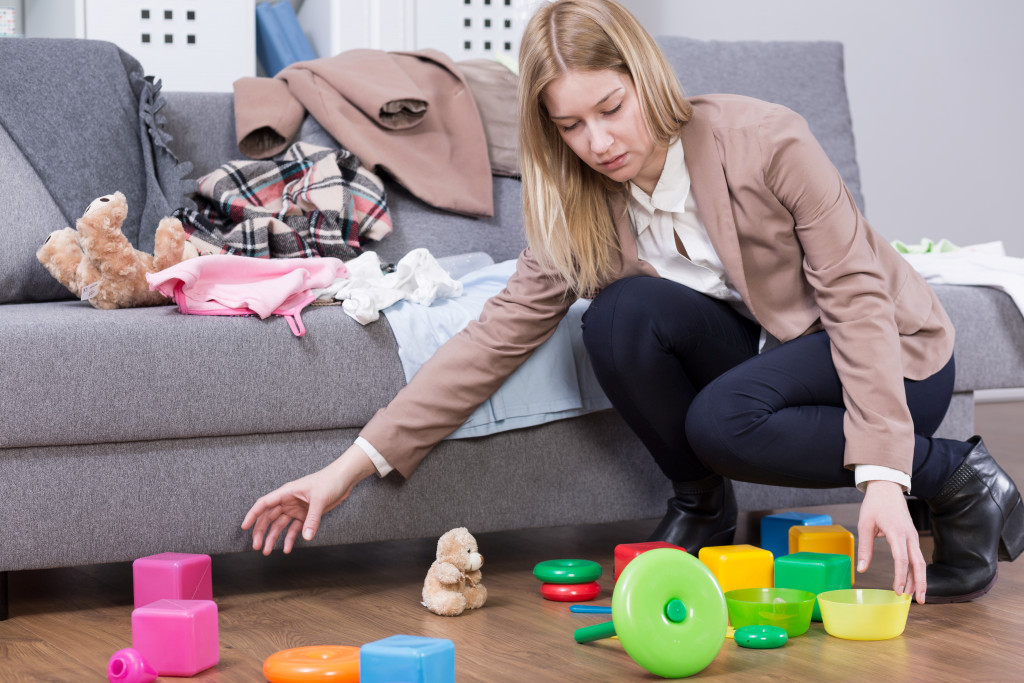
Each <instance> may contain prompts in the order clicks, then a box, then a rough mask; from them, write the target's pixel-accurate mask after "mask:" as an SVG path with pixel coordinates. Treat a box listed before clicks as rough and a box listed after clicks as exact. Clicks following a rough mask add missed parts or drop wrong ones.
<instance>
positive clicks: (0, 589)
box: [0, 572, 8, 621]
mask: <svg viewBox="0 0 1024 683" xmlns="http://www.w3.org/2000/svg"><path fill="white" fill-rule="evenodd" d="M7 614H8V612H7V572H0V621H4V620H5V619H7Z"/></svg>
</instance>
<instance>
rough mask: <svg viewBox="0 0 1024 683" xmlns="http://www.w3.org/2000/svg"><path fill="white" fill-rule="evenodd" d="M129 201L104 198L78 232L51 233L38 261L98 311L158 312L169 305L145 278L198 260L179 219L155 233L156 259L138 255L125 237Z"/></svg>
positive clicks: (165, 223)
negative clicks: (147, 308)
mask: <svg viewBox="0 0 1024 683" xmlns="http://www.w3.org/2000/svg"><path fill="white" fill-rule="evenodd" d="M127 215H128V201H127V200H126V199H125V197H124V195H123V194H121V193H120V192H115V193H114V194H110V195H105V196H103V197H99V198H97V199H95V200H93V202H92V203H91V204H89V208H87V209H86V210H85V214H84V215H83V216H82V217H81V218H79V219H78V222H77V227H78V229H77V230H75V229H73V228H64V229H63V230H57V231H55V232H52V233H50V235H49V237H47V238H46V241H45V242H44V243H43V246H41V247H40V248H39V250H38V251H37V252H36V258H37V259H39V262H40V263H42V264H43V265H44V266H45V267H46V269H47V270H48V271H50V274H51V275H53V277H55V278H56V279H57V281H58V282H60V283H61V284H62V285H64V286H65V287H67V288H68V289H69V290H71V293H72V294H74V295H75V296H77V297H80V298H82V299H88V301H89V303H91V304H92V305H93V306H95V307H96V308H104V309H113V308H129V307H132V306H159V305H161V304H167V303H170V299H168V298H167V297H165V296H164V295H163V294H161V293H160V292H157V291H151V290H150V289H149V283H148V282H147V281H146V273H147V272H148V273H155V272H157V271H160V270H163V269H164V268H169V267H170V266H173V265H175V264H177V263H180V262H181V261H183V260H185V259H186V258H190V257H192V256H195V255H196V254H197V252H196V251H195V247H193V246H192V245H190V244H188V243H187V242H186V241H185V231H184V230H183V229H182V227H181V222H180V221H179V220H178V219H177V218H170V217H168V218H164V219H163V220H161V221H160V224H159V225H158V226H157V229H156V246H155V248H154V250H153V252H154V254H146V253H144V252H141V251H139V250H137V249H135V248H134V247H133V246H132V245H131V242H129V241H128V238H127V237H125V236H124V233H122V232H121V224H122V223H123V222H124V218H125V216H127Z"/></svg>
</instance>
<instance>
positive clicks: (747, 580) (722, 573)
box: [697, 545, 775, 593]
mask: <svg viewBox="0 0 1024 683" xmlns="http://www.w3.org/2000/svg"><path fill="white" fill-rule="evenodd" d="M697 558H698V559H699V560H700V561H701V562H703V563H704V564H705V565H707V567H708V569H710V570H711V573H712V574H714V575H715V578H716V579H718V585H719V586H721V587H722V592H723V593H725V592H726V591H731V590H734V589H736V588H771V587H772V586H773V585H774V583H773V581H774V577H775V558H774V557H773V556H772V554H771V551H769V550H765V549H764V548H757V547H755V546H752V545H713V546H708V547H706V548H701V549H700V552H699V553H698V554H697Z"/></svg>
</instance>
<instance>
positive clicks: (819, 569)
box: [775, 553, 850, 621]
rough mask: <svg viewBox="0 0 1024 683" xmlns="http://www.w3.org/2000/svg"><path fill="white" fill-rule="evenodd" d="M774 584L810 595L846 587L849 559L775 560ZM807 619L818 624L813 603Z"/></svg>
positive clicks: (791, 557)
mask: <svg viewBox="0 0 1024 683" xmlns="http://www.w3.org/2000/svg"><path fill="white" fill-rule="evenodd" d="M775 585H776V586H777V587H779V588H799V589H800V590H805V591H810V592H812V593H815V594H817V593H824V592H825V591H831V590H839V589H840V588H850V556H849V555H834V554H832V553H792V554H790V555H783V556H782V557H777V558H775ZM811 619H812V620H814V621H821V609H820V608H819V607H818V601H817V600H815V601H814V611H813V612H812V613H811Z"/></svg>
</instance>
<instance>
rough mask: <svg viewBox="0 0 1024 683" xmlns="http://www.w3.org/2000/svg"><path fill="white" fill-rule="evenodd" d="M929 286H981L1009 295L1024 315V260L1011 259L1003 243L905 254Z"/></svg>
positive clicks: (904, 256) (988, 243)
mask: <svg viewBox="0 0 1024 683" xmlns="http://www.w3.org/2000/svg"><path fill="white" fill-rule="evenodd" d="M903 258H905V259H907V261H908V262H909V263H910V264H911V265H912V266H913V267H914V270H916V271H917V272H919V273H920V274H921V275H922V276H923V277H924V279H925V280H927V281H928V282H929V283H932V284H937V285H977V286H979V287H993V288H995V289H999V290H1001V291H1003V292H1006V293H1007V294H1009V295H1010V298H1012V299H1013V302H1014V303H1015V304H1017V308H1019V309H1020V310H1021V312H1022V313H1024V259H1021V258H1015V257H1013V256H1007V255H1006V251H1005V249H1003V244H1002V242H987V243H985V244H977V245H973V246H969V247H963V248H961V249H960V250H959V251H950V252H942V253H927V254H904V255H903Z"/></svg>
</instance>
